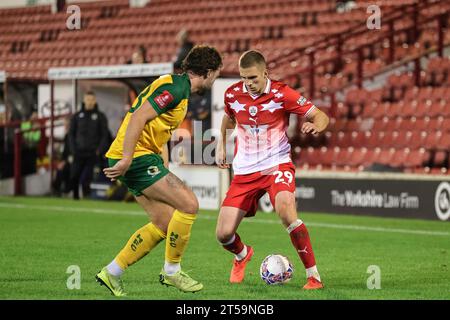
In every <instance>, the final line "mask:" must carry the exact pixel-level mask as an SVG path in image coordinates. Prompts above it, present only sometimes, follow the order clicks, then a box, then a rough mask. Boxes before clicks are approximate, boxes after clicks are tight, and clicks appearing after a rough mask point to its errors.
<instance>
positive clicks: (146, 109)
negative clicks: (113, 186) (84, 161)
mask: <svg viewBox="0 0 450 320" xmlns="http://www.w3.org/2000/svg"><path fill="white" fill-rule="evenodd" d="M157 116H158V114H157V113H156V111H155V109H154V108H153V107H152V106H151V105H150V103H149V102H148V101H145V102H144V103H143V104H142V106H141V107H139V108H138V109H137V110H136V111H134V112H133V114H132V115H131V117H130V122H129V123H128V127H127V131H126V133H125V139H124V142H123V157H122V159H121V160H120V161H118V162H117V163H116V164H115V165H114V166H113V167H110V168H105V169H104V170H103V172H104V173H105V175H106V177H108V178H109V179H111V181H114V180H116V179H117V178H118V177H120V176H123V175H124V174H125V172H127V170H128V168H129V167H130V165H131V161H133V154H134V149H135V148H136V144H137V141H138V140H139V137H140V135H141V133H142V130H144V126H145V124H146V123H147V122H148V121H150V120H152V119H154V118H156V117H157Z"/></svg>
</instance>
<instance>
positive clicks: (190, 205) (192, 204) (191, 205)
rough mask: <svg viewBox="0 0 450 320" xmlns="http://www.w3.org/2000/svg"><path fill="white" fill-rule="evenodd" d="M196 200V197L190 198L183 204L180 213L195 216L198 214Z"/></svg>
mask: <svg viewBox="0 0 450 320" xmlns="http://www.w3.org/2000/svg"><path fill="white" fill-rule="evenodd" d="M198 208H199V205H198V200H197V198H196V197H190V198H189V199H188V200H187V201H186V202H185V204H184V205H183V207H182V208H180V209H181V211H183V212H185V213H189V214H197V213H198Z"/></svg>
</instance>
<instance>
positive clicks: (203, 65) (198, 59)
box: [181, 45, 222, 78]
mask: <svg viewBox="0 0 450 320" xmlns="http://www.w3.org/2000/svg"><path fill="white" fill-rule="evenodd" d="M221 66H222V56H221V55H220V53H219V51H217V49H216V48H214V47H210V46H206V45H196V46H195V47H193V48H192V49H191V51H189V53H188V55H187V56H186V58H185V59H184V60H183V63H182V65H181V68H182V69H183V71H184V72H187V71H191V72H193V73H195V74H196V75H199V76H202V77H205V78H206V76H207V75H208V71H210V70H212V71H216V70H218V69H219V68H220V67H221Z"/></svg>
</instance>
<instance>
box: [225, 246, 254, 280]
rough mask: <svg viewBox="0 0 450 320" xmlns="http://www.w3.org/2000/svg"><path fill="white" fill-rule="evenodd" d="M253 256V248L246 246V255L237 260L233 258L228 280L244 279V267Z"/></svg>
mask: <svg viewBox="0 0 450 320" xmlns="http://www.w3.org/2000/svg"><path fill="white" fill-rule="evenodd" d="M252 256H253V248H252V247H250V246H247V255H246V256H245V258H244V259H242V260H240V261H237V260H236V259H234V261H233V269H231V275H230V282H231V283H241V282H242V281H243V280H244V276H245V267H246V266H247V262H249V261H250V260H251V259H252Z"/></svg>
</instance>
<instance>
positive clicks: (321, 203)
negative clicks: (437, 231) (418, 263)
mask: <svg viewBox="0 0 450 320" xmlns="http://www.w3.org/2000/svg"><path fill="white" fill-rule="evenodd" d="M296 185H297V190H296V198H297V209H298V210H299V211H300V212H301V211H308V212H325V213H337V214H355V215H370V216H380V217H396V218H417V219H429V220H441V221H450V219H449V218H450V179H448V178H446V177H443V176H439V177H429V176H421V175H408V174H403V173H401V174H394V173H380V172H376V173H375V172H374V173H368V172H361V173H358V174H354V173H353V174H348V173H334V174H333V173H324V172H322V173H321V172H314V173H313V172H309V173H308V172H300V173H299V174H298V176H297V177H296Z"/></svg>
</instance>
